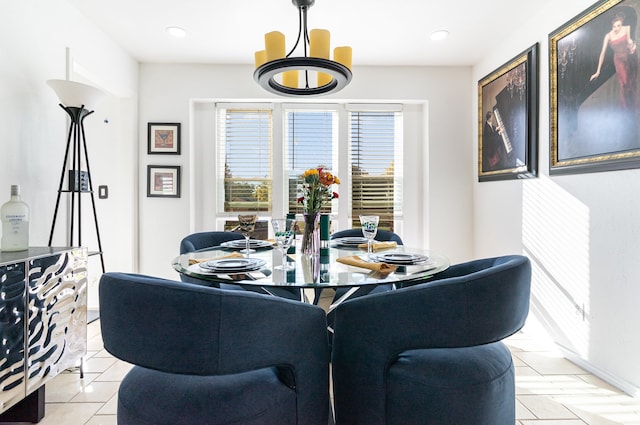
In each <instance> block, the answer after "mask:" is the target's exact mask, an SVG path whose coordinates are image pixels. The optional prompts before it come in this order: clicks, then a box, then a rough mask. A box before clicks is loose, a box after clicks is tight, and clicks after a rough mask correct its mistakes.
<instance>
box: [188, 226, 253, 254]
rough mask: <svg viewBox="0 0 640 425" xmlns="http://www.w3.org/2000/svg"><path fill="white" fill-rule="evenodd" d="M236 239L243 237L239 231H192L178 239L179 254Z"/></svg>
mask: <svg viewBox="0 0 640 425" xmlns="http://www.w3.org/2000/svg"><path fill="white" fill-rule="evenodd" d="M237 239H244V236H242V234H240V233H235V232H221V231H210V232H198V233H192V234H190V235H187V236H185V237H184V238H183V239H182V241H180V254H186V253H187V252H194V251H199V250H201V249H205V248H212V247H216V246H220V244H222V243H224V242H228V241H233V240H237Z"/></svg>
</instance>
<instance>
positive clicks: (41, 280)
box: [0, 247, 87, 422]
mask: <svg viewBox="0 0 640 425" xmlns="http://www.w3.org/2000/svg"><path fill="white" fill-rule="evenodd" d="M86 351H87V250H86V249H84V248H52V247H46V248H29V249H28V250H25V251H19V252H0V422H8V421H16V422H38V421H39V420H40V419H42V417H43V416H44V388H45V384H46V383H47V382H48V381H49V380H51V379H52V378H53V377H55V376H56V375H58V374H59V373H60V372H62V371H64V370H65V369H68V368H70V367H74V366H76V365H77V364H78V362H79V361H80V359H81V358H82V356H84V355H85V354H86Z"/></svg>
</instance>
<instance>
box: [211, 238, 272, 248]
mask: <svg viewBox="0 0 640 425" xmlns="http://www.w3.org/2000/svg"><path fill="white" fill-rule="evenodd" d="M220 246H223V247H225V248H229V249H245V248H246V247H247V242H246V241H244V240H242V239H235V240H232V241H227V242H222V243H221V244H220ZM270 246H272V244H271V242H269V241H261V240H258V239H249V248H252V249H256V248H267V247H270Z"/></svg>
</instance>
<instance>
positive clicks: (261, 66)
mask: <svg viewBox="0 0 640 425" xmlns="http://www.w3.org/2000/svg"><path fill="white" fill-rule="evenodd" d="M291 2H292V3H293V4H294V6H296V7H297V8H298V15H299V26H298V39H297V40H296V42H295V44H294V46H293V48H292V49H291V51H290V52H289V53H287V54H286V55H285V52H286V47H285V38H284V34H282V33H281V32H278V31H273V32H270V33H267V34H265V35H264V41H265V49H264V50H261V51H259V52H256V53H255V66H256V70H255V71H254V73H253V78H254V79H255V80H256V82H257V83H258V84H260V86H262V88H264V89H265V90H267V91H269V92H271V93H274V94H277V95H281V96H292V97H295V96H319V95H324V94H330V93H336V92H338V91H340V90H342V89H343V88H344V87H346V85H347V84H349V82H350V81H351V54H352V52H351V47H348V46H341V47H336V48H335V49H334V51H333V60H331V59H330V58H329V40H330V34H329V31H327V30H324V29H313V30H311V31H308V30H307V11H308V10H309V8H310V7H311V6H313V4H314V3H315V0H291ZM300 44H301V48H302V51H303V54H304V56H297V57H295V56H292V54H293V53H294V52H295V51H296V49H297V48H298V45H300Z"/></svg>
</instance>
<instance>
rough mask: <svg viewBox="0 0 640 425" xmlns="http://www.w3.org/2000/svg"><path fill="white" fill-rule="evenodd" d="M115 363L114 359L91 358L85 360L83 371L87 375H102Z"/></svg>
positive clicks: (116, 360)
mask: <svg viewBox="0 0 640 425" xmlns="http://www.w3.org/2000/svg"><path fill="white" fill-rule="evenodd" d="M117 362H118V359H116V358H115V357H91V358H90V359H87V360H85V362H84V370H85V372H89V373H104V372H105V371H107V370H108V369H109V368H110V367H111V366H113V365H114V364H116V363H117Z"/></svg>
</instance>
